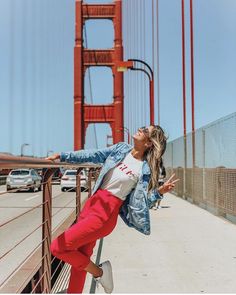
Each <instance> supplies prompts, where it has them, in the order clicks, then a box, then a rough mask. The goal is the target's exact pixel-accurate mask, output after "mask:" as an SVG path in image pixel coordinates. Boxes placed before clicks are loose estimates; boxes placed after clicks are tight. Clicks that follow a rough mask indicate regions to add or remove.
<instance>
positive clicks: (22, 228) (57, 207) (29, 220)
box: [0, 185, 87, 284]
mask: <svg viewBox="0 0 236 295" xmlns="http://www.w3.org/2000/svg"><path fill="white" fill-rule="evenodd" d="M52 188H53V197H56V198H55V199H53V202H52V207H53V208H52V215H55V216H54V217H53V219H52V228H53V230H54V229H55V228H56V227H57V226H58V225H59V224H60V223H61V222H62V221H63V220H64V219H65V218H66V217H68V216H69V214H70V213H71V212H72V211H73V210H74V208H75V192H66V193H63V194H62V195H61V196H58V195H59V194H61V191H60V186H59V185H53V186H52ZM4 190H5V186H0V191H4ZM86 195H87V194H86V193H82V199H83V198H84V197H85V196H86ZM57 196H58V197H57ZM41 203H42V192H34V193H30V192H27V191H22V192H17V193H8V194H6V195H2V196H0V224H2V223H4V222H6V221H8V220H10V219H12V218H14V217H16V216H18V215H20V214H22V213H23V212H26V211H28V210H29V209H30V208H32V207H34V206H37V205H39V204H41ZM63 207H66V208H64V209H62V208H63ZM41 223H42V208H41V207H39V208H37V209H35V210H33V211H31V212H29V213H27V214H25V215H23V216H22V217H20V218H18V219H16V220H14V221H12V222H10V223H9V224H7V225H5V226H3V227H2V228H1V229H0V241H1V243H0V256H2V255H3V254H4V253H6V252H7V251H8V250H9V249H11V248H12V247H13V246H14V245H15V244H16V243H17V242H19V241H20V240H21V239H23V238H24V237H25V236H26V235H27V234H29V233H30V232H31V231H33V230H34V229H35V228H37V227H38V226H39V225H40V224H41ZM41 239H42V236H41V227H40V228H39V229H38V230H37V231H36V232H35V233H33V234H32V235H31V236H30V237H29V238H27V239H26V240H25V241H24V242H22V243H21V244H20V245H19V246H17V247H16V248H15V249H14V250H13V251H11V252H10V253H9V254H8V255H6V256H5V257H4V258H3V259H1V261H0V269H1V271H0V284H1V283H2V282H3V281H4V280H5V278H7V277H8V276H9V274H10V273H11V272H12V271H13V270H14V269H15V267H16V266H17V265H19V264H20V262H21V261H23V259H24V258H25V257H27V255H28V254H29V253H30V252H31V251H32V250H33V249H34V248H35V247H36V246H37V245H39V243H40V242H41ZM3 270H4V271H3Z"/></svg>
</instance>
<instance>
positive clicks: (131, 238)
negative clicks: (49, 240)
mask: <svg viewBox="0 0 236 295" xmlns="http://www.w3.org/2000/svg"><path fill="white" fill-rule="evenodd" d="M162 206H164V208H162V209H160V210H157V211H154V210H151V211H150V213H151V223H152V233H151V235H150V236H144V235H142V234H140V233H138V232H137V231H135V230H133V229H131V228H128V227H127V226H126V225H125V224H124V223H123V221H122V220H121V219H120V218H119V222H118V225H117V228H116V229H115V230H114V232H113V233H112V234H111V235H110V236H108V237H106V238H105V239H104V241H103V249H102V254H101V260H100V261H104V260H107V259H110V260H111V263H112V265H113V272H114V282H115V288H114V293H236V225H235V224H233V223H231V222H229V221H228V220H226V219H223V218H220V217H217V216H214V215H212V214H211V213H209V212H208V211H206V210H204V209H201V208H200V207H197V206H195V205H193V204H191V203H189V202H187V201H185V200H183V199H180V198H178V197H175V196H174V195H171V194H168V195H167V196H166V197H165V199H164V200H163V201H162ZM97 244H98V243H97ZM97 246H98V245H97ZM97 248H98V247H96V251H97ZM96 251H95V253H94V257H95V256H96ZM90 285H91V277H90V276H87V280H86V285H85V290H84V293H89V290H90ZM96 293H103V290H102V288H101V287H99V288H98V289H97V290H96Z"/></svg>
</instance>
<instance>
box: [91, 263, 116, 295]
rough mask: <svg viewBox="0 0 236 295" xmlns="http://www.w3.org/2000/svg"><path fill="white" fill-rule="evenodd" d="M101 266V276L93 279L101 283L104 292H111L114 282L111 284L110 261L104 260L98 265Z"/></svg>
mask: <svg viewBox="0 0 236 295" xmlns="http://www.w3.org/2000/svg"><path fill="white" fill-rule="evenodd" d="M99 267H101V269H102V271H103V274H102V276H101V277H98V278H94V279H95V281H96V282H97V283H99V284H101V285H102V286H103V288H104V290H105V292H106V293H112V291H113V288H114V284H113V277H112V268H111V263H110V261H108V260H107V261H105V262H103V263H101V264H100V265H99Z"/></svg>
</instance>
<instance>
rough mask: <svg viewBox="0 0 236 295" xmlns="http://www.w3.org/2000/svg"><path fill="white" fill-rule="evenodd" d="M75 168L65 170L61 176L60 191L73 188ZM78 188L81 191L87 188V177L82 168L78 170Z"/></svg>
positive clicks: (74, 184) (74, 185)
mask: <svg viewBox="0 0 236 295" xmlns="http://www.w3.org/2000/svg"><path fill="white" fill-rule="evenodd" d="M76 174H77V170H66V171H65V173H64V174H63V176H62V178H61V191H63V192H64V191H66V190H68V189H75V187H76ZM80 188H81V191H85V190H87V189H88V177H87V175H86V173H85V171H84V170H82V171H81V172H80Z"/></svg>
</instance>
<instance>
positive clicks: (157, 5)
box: [156, 0, 161, 125]
mask: <svg viewBox="0 0 236 295" xmlns="http://www.w3.org/2000/svg"><path fill="white" fill-rule="evenodd" d="M159 52H160V46H159V0H156V65H157V66H156V79H157V90H156V93H157V114H158V125H160V124H161V103H160V56H159Z"/></svg>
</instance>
